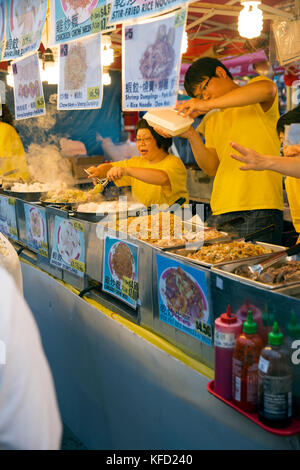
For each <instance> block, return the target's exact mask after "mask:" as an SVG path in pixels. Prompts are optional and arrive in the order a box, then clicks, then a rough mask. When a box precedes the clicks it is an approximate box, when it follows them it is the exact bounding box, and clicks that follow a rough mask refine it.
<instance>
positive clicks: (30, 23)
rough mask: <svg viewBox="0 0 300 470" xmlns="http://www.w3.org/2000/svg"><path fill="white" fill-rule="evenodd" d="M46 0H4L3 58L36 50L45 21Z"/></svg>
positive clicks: (6, 58)
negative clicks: (4, 34)
mask: <svg viewBox="0 0 300 470" xmlns="http://www.w3.org/2000/svg"><path fill="white" fill-rule="evenodd" d="M46 13H47V0H21V1H20V0H6V43H5V51H4V57H3V58H4V60H10V59H17V58H18V57H21V56H23V55H24V54H27V53H28V52H31V51H36V50H37V49H38V48H39V46H40V43H41V39H42V31H43V27H44V24H45V21H46Z"/></svg>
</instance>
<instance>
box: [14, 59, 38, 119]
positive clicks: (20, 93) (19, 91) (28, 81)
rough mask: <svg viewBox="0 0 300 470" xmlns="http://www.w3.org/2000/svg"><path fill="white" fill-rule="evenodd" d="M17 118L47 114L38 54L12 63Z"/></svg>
mask: <svg viewBox="0 0 300 470" xmlns="http://www.w3.org/2000/svg"><path fill="white" fill-rule="evenodd" d="M12 70H13V77H14V97H15V115H16V119H17V120H18V119H26V118H31V117H35V116H40V115H42V114H45V100H44V92H43V87H42V82H41V76H40V67H39V59H38V55H37V54H32V55H30V56H29V57H25V58H24V59H21V60H18V61H17V62H14V63H13V64H12Z"/></svg>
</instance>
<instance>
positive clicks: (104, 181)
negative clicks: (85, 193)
mask: <svg viewBox="0 0 300 470" xmlns="http://www.w3.org/2000/svg"><path fill="white" fill-rule="evenodd" d="M84 171H85V172H86V174H87V175H89V176H92V177H93V178H95V180H96V181H98V183H99V184H101V186H102V188H103V189H104V188H105V187H106V186H107V185H108V183H109V180H108V179H107V178H102V179H100V178H98V177H97V176H94V175H92V173H90V172H89V170H87V169H86V168H84Z"/></svg>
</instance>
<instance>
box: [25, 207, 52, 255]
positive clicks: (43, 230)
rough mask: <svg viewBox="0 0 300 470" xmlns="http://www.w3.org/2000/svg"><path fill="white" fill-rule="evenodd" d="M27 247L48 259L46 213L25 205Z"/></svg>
mask: <svg viewBox="0 0 300 470" xmlns="http://www.w3.org/2000/svg"><path fill="white" fill-rule="evenodd" d="M24 212H25V221H26V238H27V245H28V246H29V248H31V249H32V250H34V251H36V252H37V253H39V254H40V255H42V256H44V257H45V258H48V237H47V220H46V212H45V210H43V209H40V208H39V207H36V206H32V205H30V204H24Z"/></svg>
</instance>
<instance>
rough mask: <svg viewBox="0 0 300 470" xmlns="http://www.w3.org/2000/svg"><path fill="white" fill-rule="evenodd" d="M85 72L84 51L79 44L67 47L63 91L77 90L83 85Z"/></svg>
mask: <svg viewBox="0 0 300 470" xmlns="http://www.w3.org/2000/svg"><path fill="white" fill-rule="evenodd" d="M86 71H87V62H86V49H85V47H84V46H82V45H81V44H73V45H69V50H68V55H67V57H66V61H65V69H64V73H65V89H66V90H78V89H80V88H81V87H82V86H83V85H84V83H85V76H86Z"/></svg>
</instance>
